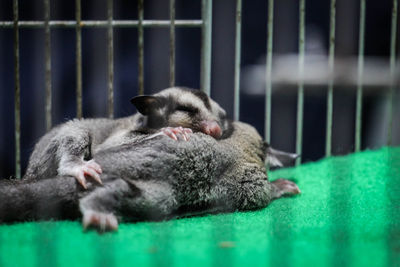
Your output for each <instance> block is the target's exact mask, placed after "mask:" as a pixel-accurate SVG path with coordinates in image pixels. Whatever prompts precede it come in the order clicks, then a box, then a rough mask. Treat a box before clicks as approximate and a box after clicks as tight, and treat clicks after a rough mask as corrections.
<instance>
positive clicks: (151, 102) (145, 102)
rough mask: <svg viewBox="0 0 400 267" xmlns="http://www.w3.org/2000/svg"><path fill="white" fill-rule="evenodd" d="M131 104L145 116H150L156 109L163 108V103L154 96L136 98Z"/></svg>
mask: <svg viewBox="0 0 400 267" xmlns="http://www.w3.org/2000/svg"><path fill="white" fill-rule="evenodd" d="M131 103H132V104H133V105H134V106H135V107H136V109H137V110H138V111H139V112H140V113H141V114H143V115H149V114H151V113H152V112H154V111H155V110H156V109H159V108H161V107H162V101H161V100H160V99H159V98H158V97H156V96H152V95H141V96H135V97H134V98H132V99H131Z"/></svg>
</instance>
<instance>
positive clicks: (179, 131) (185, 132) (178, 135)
mask: <svg viewBox="0 0 400 267" xmlns="http://www.w3.org/2000/svg"><path fill="white" fill-rule="evenodd" d="M161 133H162V134H164V135H166V136H168V137H170V138H172V139H174V140H176V141H178V140H184V141H188V140H189V135H190V134H191V133H193V131H192V129H190V128H183V127H165V128H161Z"/></svg>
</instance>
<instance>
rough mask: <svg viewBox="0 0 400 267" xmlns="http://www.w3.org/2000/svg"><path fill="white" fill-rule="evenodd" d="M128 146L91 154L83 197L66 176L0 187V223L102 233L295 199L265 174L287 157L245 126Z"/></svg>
mask: <svg viewBox="0 0 400 267" xmlns="http://www.w3.org/2000/svg"><path fill="white" fill-rule="evenodd" d="M128 139H129V138H125V139H124V141H123V142H122V143H120V144H119V145H115V146H113V147H111V146H110V147H104V148H103V149H101V150H99V151H98V152H97V153H96V154H94V156H93V157H94V160H95V161H96V162H98V163H99V164H100V165H101V166H102V168H103V174H102V180H103V186H100V185H98V184H97V183H95V182H93V181H91V180H89V181H88V184H87V185H88V189H87V190H84V189H82V188H81V186H79V185H78V183H77V182H76V181H75V179H74V178H73V177H71V176H57V177H54V178H53V179H43V180H39V181H35V182H32V181H26V180H25V181H22V182H15V183H14V184H10V183H9V184H2V185H0V222H12V221H24V220H33V219H65V218H80V217H81V218H82V222H83V226H84V227H85V228H87V227H94V228H96V229H98V230H100V231H106V230H116V229H117V228H118V222H120V221H138V220H159V219H165V218H171V217H181V216H188V215H189V216H190V215H197V214H204V213H210V212H227V211H235V210H252V209H259V208H264V207H265V206H267V205H268V203H269V202H270V201H272V200H273V199H277V198H280V197H281V196H283V195H286V194H298V193H300V190H299V188H298V187H297V186H296V184H294V183H293V182H291V181H288V180H285V179H278V180H275V181H272V182H270V181H269V180H268V177H267V174H266V172H265V161H266V160H268V161H270V162H272V163H274V164H276V163H279V164H278V165H280V164H282V160H283V162H286V160H287V159H290V160H293V159H294V158H295V155H293V154H286V155H285V154H283V153H278V156H277V157H276V156H275V155H276V153H274V150H272V152H271V149H270V147H269V146H267V145H266V144H265V142H263V140H262V138H261V137H260V135H259V134H258V133H257V131H256V130H255V129H254V128H253V127H252V126H250V125H248V124H245V123H240V122H233V123H232V132H231V134H230V136H228V137H227V138H224V139H220V140H216V139H215V138H213V137H212V136H209V135H205V134H203V133H201V132H198V133H193V134H191V138H190V139H189V140H188V141H187V142H183V141H180V142H176V141H174V140H172V139H171V138H168V137H166V136H164V135H158V134H153V135H144V136H142V135H140V136H130V140H128ZM268 157H274V159H268Z"/></svg>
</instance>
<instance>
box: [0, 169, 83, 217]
mask: <svg viewBox="0 0 400 267" xmlns="http://www.w3.org/2000/svg"><path fill="white" fill-rule="evenodd" d="M78 192H79V190H78V189H77V185H76V181H75V179H74V178H73V177H66V176H65V177H54V178H49V179H43V180H39V181H35V180H34V181H32V180H11V181H10V180H3V181H0V223H1V222H16V221H30V220H48V219H73V218H77V217H78V216H79V209H78Z"/></svg>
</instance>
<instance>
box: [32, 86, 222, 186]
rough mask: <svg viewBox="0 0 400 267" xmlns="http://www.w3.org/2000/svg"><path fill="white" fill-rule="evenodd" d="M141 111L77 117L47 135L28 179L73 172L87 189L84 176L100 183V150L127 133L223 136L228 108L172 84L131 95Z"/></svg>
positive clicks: (36, 153)
mask: <svg viewBox="0 0 400 267" xmlns="http://www.w3.org/2000/svg"><path fill="white" fill-rule="evenodd" d="M131 102H132V104H133V105H135V106H136V108H137V110H138V111H139V113H137V114H136V115H133V116H130V117H125V118H121V119H115V120H114V119H82V120H78V119H74V120H71V121H68V122H66V123H64V124H61V125H59V126H57V127H55V128H53V129H52V130H51V131H49V132H48V133H47V134H46V135H44V136H43V137H42V138H41V139H40V140H39V142H38V143H37V144H36V145H35V148H34V150H33V152H32V154H31V157H30V159H29V163H28V167H27V171H26V174H25V176H24V179H36V180H37V179H42V178H48V177H53V176H56V175H70V176H73V177H75V178H76V179H77V180H78V182H79V183H80V184H81V185H82V186H83V187H84V188H86V179H85V176H89V177H91V178H93V179H94V180H96V181H97V182H98V183H101V179H100V174H101V173H102V167H101V164H98V163H97V162H96V161H95V160H94V159H93V156H94V155H95V153H96V151H98V150H102V149H104V148H106V147H112V146H115V144H119V143H120V142H121V138H124V137H126V136H129V133H132V132H137V133H146V134H148V133H154V132H155V131H156V130H159V129H161V133H162V134H164V135H167V136H169V137H171V138H173V139H175V140H177V139H178V138H182V139H184V140H187V138H188V134H189V133H191V132H192V131H195V132H203V133H205V134H208V135H210V136H212V137H214V138H217V139H218V138H220V137H221V136H222V135H223V133H224V132H227V130H228V128H229V123H228V121H227V119H226V112H225V111H224V110H223V109H222V108H221V107H220V106H219V105H218V104H217V103H216V102H214V101H213V100H212V99H210V98H209V97H208V96H207V95H206V94H205V93H204V92H202V91H200V90H195V89H189V88H183V87H172V88H167V89H164V90H162V91H160V92H159V93H157V94H155V95H150V96H137V97H134V98H132V99H131Z"/></svg>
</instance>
